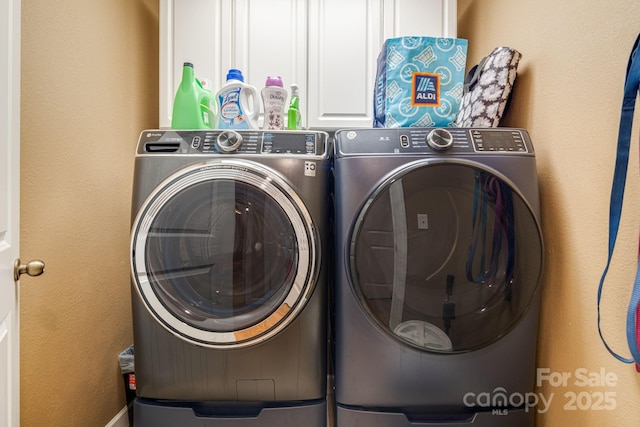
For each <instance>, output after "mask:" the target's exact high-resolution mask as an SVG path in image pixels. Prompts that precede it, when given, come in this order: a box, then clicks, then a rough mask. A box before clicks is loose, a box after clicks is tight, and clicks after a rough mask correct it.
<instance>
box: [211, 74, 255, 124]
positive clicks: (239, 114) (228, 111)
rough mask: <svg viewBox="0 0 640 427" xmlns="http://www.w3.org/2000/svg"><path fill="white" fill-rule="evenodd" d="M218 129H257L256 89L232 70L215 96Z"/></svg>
mask: <svg viewBox="0 0 640 427" xmlns="http://www.w3.org/2000/svg"><path fill="white" fill-rule="evenodd" d="M216 102H217V104H218V107H219V108H218V112H219V114H218V124H217V126H216V127H217V128H218V129H258V115H259V114H260V101H259V99H258V94H257V91H256V88H255V87H253V86H251V85H249V84H246V83H245V82H244V77H243V75H242V71H240V70H238V69H235V68H232V69H230V70H229V72H228V73H227V82H226V83H225V85H224V86H222V87H221V88H220V90H219V91H218V93H217V94H216Z"/></svg>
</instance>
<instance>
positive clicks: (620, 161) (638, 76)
mask: <svg viewBox="0 0 640 427" xmlns="http://www.w3.org/2000/svg"><path fill="white" fill-rule="evenodd" d="M639 44H640V35H638V37H637V38H636V42H635V44H634V46H633V49H632V51H631V55H630V57H629V62H628V64H627V75H626V78H625V84H624V98H623V100H622V111H621V114H620V128H619V131H618V149H617V154H616V164H615V169H614V173H613V185H612V188H611V200H610V204H609V255H608V259H607V264H606V266H605V268H604V272H603V273H602V277H601V278H600V284H599V285H598V333H599V334H600V339H601V340H602V342H603V343H604V345H605V347H606V348H607V350H608V351H609V353H611V354H612V355H613V356H614V357H615V358H616V359H618V360H620V361H621V362H624V363H634V362H635V363H636V369H638V367H639V366H640V351H638V336H637V333H638V330H637V328H638V327H639V326H640V325H638V324H637V323H636V316H637V315H638V304H640V253H639V254H638V256H639V258H638V271H637V273H636V278H635V282H634V285H633V291H632V293H631V299H630V301H629V307H628V309H627V322H626V323H627V343H628V345H629V350H630V351H631V356H632V358H627V357H623V356H620V355H619V354H617V353H616V352H615V351H613V350H612V349H611V347H610V346H609V344H607V342H606V340H605V339H604V336H603V335H602V329H601V327H600V300H601V297H602V288H603V285H604V280H605V276H606V275H607V272H608V271H609V266H610V264H611V258H612V256H613V248H614V247H615V244H616V238H617V237H618V229H619V226H620V216H621V214H622V202H623V199H624V186H625V182H626V180H627V167H628V164H629V147H630V145H631V128H632V124H633V113H634V109H635V104H636V97H637V95H638V90H639V89H640V53H638V52H639V51H640V46H639Z"/></svg>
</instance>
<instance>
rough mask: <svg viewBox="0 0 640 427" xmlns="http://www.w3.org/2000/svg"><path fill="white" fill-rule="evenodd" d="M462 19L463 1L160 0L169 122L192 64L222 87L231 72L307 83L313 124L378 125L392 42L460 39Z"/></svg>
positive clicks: (305, 114)
mask: <svg viewBox="0 0 640 427" xmlns="http://www.w3.org/2000/svg"><path fill="white" fill-rule="evenodd" d="M456 19H457V16H456V0H269V1H264V0H160V126H161V127H169V126H170V125H171V111H172V108H173V97H174V95H175V91H176V89H177V87H178V84H179V82H180V77H181V70H182V64H183V62H192V63H193V64H194V66H195V71H196V75H197V76H198V77H200V78H208V79H210V80H211V81H212V83H213V86H214V90H215V89H217V88H219V87H220V86H222V84H224V82H225V79H226V73H227V71H228V70H229V68H239V69H240V70H242V72H243V74H244V76H245V82H247V83H249V84H252V85H253V86H255V87H256V88H257V89H258V91H259V90H260V89H262V87H264V83H265V80H266V78H267V76H269V75H271V76H277V75H279V76H281V77H282V78H283V80H284V83H285V86H286V87H287V89H288V86H289V85H290V84H291V83H296V84H298V86H299V87H300V100H301V104H300V107H301V113H302V118H303V124H304V125H305V126H306V127H312V128H327V129H328V128H339V127H370V126H371V125H372V123H373V116H372V115H373V82H374V79H375V74H376V66H377V63H376V62H377V57H378V53H379V52H380V49H381V47H382V44H383V42H384V40H385V39H387V38H389V37H397V36H401V35H428V36H443V37H455V36H456Z"/></svg>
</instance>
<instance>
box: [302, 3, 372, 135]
mask: <svg viewBox="0 0 640 427" xmlns="http://www.w3.org/2000/svg"><path fill="white" fill-rule="evenodd" d="M309 4H310V6H309V7H310V10H309V61H308V64H309V72H308V75H309V82H308V89H309V100H308V104H309V124H310V125H311V126H313V127H345V126H367V125H370V124H371V120H372V116H371V114H372V107H371V106H372V105H373V90H372V89H373V79H374V77H375V72H374V70H375V62H376V57H377V54H378V49H379V42H380V39H381V32H380V30H381V28H380V11H381V9H380V5H381V4H380V1H379V0H350V1H348V2H347V1H344V0H314V1H310V2H309Z"/></svg>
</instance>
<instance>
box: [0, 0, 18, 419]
mask: <svg viewBox="0 0 640 427" xmlns="http://www.w3.org/2000/svg"><path fill="white" fill-rule="evenodd" d="M0 58H2V59H3V60H2V61H0V427H18V426H19V425H20V402H19V397H20V392H19V385H20V377H19V355H20V354H19V343H20V338H19V335H18V333H19V329H18V328H19V325H18V319H19V313H18V308H19V306H18V303H19V292H18V283H17V282H16V281H15V280H14V275H13V262H14V259H16V258H17V257H18V250H19V238H20V233H19V231H20V229H19V225H20V224H19V218H18V216H19V213H20V209H19V200H20V198H19V183H20V181H19V177H20V0H9V1H3V2H0ZM5 58H6V60H5Z"/></svg>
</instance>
